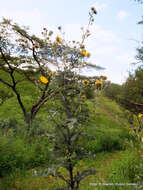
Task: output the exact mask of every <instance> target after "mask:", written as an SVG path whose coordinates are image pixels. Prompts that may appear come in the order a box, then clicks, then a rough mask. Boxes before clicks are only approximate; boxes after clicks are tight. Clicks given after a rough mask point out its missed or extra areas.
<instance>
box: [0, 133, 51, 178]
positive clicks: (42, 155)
mask: <svg viewBox="0 0 143 190" xmlns="http://www.w3.org/2000/svg"><path fill="white" fill-rule="evenodd" d="M0 155H1V156H0V176H6V175H7V174H10V173H12V172H13V171H15V170H17V169H20V170H25V169H30V168H33V167H36V166H41V165H42V164H48V162H49V159H50V154H49V150H48V146H47V142H46V141H45V140H43V141H41V142H40V143H39V142H38V141H36V142H33V143H28V142H25V141H24V140H23V139H20V138H18V137H17V138H14V137H6V136H4V137H0Z"/></svg>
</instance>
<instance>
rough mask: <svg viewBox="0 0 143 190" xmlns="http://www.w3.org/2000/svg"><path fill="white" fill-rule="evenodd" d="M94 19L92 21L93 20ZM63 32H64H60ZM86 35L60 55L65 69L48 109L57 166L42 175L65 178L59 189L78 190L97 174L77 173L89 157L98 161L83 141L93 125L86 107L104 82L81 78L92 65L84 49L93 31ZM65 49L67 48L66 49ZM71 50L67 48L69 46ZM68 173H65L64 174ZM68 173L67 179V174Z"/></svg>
mask: <svg viewBox="0 0 143 190" xmlns="http://www.w3.org/2000/svg"><path fill="white" fill-rule="evenodd" d="M95 12H96V11H95V10H94V9H93V8H92V9H91V12H90V22H89V23H90V24H92V22H93V14H95ZM91 19H92V20H91ZM60 30H61V29H60ZM86 31H87V32H86V33H84V34H83V36H82V41H81V43H80V42H77V43H76V42H73V44H74V47H73V48H71V47H70V48H69V47H68V48H66V49H65V50H64V51H61V52H60V56H61V59H60V60H61V62H62V66H63V67H62V69H61V68H59V70H58V71H57V73H56V76H55V80H54V82H55V88H56V89H58V93H57V94H56V96H54V97H53V100H54V105H53V107H52V108H51V109H50V110H49V109H47V114H48V120H49V121H50V123H51V127H52V128H54V133H53V130H51V133H49V134H47V136H48V137H49V140H51V143H52V144H53V146H52V148H51V152H52V156H53V160H54V164H53V165H52V166H51V168H48V169H46V170H44V171H43V173H41V171H40V175H41V174H43V175H52V176H53V177H56V178H61V179H62V180H63V181H64V182H65V187H61V188H59V190H62V189H67V190H70V189H72V190H78V189H79V184H80V182H81V181H82V180H83V179H84V178H85V177H87V176H88V175H94V174H96V171H95V170H94V169H86V170H82V171H80V170H76V169H77V167H76V166H77V164H78V163H79V162H80V161H81V160H82V159H83V158H85V157H92V158H95V155H92V154H91V153H90V152H88V151H86V150H85V149H84V146H83V145H82V141H83V140H84V138H85V137H89V138H94V137H93V136H88V134H87V133H86V132H85V130H84V129H85V128H86V127H87V125H88V123H89V118H90V115H89V110H88V105H87V104H86V99H87V98H92V93H88V92H87V91H88V90H89V89H90V90H91V92H93V91H94V90H95V89H100V88H101V86H102V85H103V83H104V82H103V81H104V80H106V79H105V77H102V80H103V81H101V79H100V80H99V78H98V77H93V78H87V77H85V76H80V69H81V68H83V67H84V66H87V65H88V66H90V67H91V66H92V65H91V64H87V63H86V62H85V59H86V58H88V57H89V53H88V52H87V51H86V49H85V46H84V44H83V43H84V40H85V39H86V38H87V37H88V35H89V31H88V30H86ZM58 42H59V43H60V44H62V45H63V46H64V44H65V41H64V39H62V38H61V37H60V36H58ZM64 47H65V46H64ZM66 47H67V45H66ZM61 169H62V170H64V173H63V172H62V171H61ZM65 173H66V176H65V175H64V174H65Z"/></svg>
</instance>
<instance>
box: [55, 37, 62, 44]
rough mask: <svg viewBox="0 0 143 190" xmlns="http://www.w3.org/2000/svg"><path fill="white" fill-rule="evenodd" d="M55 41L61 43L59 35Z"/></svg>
mask: <svg viewBox="0 0 143 190" xmlns="http://www.w3.org/2000/svg"><path fill="white" fill-rule="evenodd" d="M56 40H57V42H59V43H62V40H61V38H60V36H59V35H57V38H56Z"/></svg>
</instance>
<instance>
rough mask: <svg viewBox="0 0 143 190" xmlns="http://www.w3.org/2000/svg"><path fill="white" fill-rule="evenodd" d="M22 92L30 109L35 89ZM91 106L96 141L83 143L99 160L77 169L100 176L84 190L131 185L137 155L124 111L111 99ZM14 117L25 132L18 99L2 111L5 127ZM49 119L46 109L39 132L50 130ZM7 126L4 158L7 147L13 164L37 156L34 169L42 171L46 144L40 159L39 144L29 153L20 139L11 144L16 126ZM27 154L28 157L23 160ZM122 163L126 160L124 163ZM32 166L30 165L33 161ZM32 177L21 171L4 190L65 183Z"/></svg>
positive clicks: (38, 122) (39, 121) (43, 188)
mask: <svg viewBox="0 0 143 190" xmlns="http://www.w3.org/2000/svg"><path fill="white" fill-rule="evenodd" d="M0 88H3V86H2V85H0ZM19 88H21V86H19ZM27 88H28V91H27ZM21 90H22V93H23V96H22V98H23V100H24V102H25V105H26V108H27V109H29V108H30V106H31V105H32V103H33V102H34V101H35V99H36V98H35V95H34V94H33V89H32V86H31V85H30V86H27V84H26V83H24V84H23V88H21ZM87 103H88V107H89V109H90V122H89V123H88V125H87V126H86V127H85V129H84V130H85V131H86V132H88V134H89V135H91V136H92V137H94V138H93V139H92V138H91V139H90V138H85V139H83V142H82V143H83V145H84V147H85V148H86V149H87V150H88V151H91V152H92V153H93V154H96V157H95V159H94V160H93V159H83V160H82V162H81V163H79V165H78V166H77V168H78V169H80V170H82V169H88V168H95V169H96V170H97V174H96V175H94V176H89V177H87V178H86V179H85V180H84V181H83V182H82V183H81V185H80V190H88V189H89V190H91V189H92V190H94V189H95V190H99V189H101V188H100V187H94V186H91V185H90V184H89V183H100V182H102V183H103V182H109V181H110V182H112V181H116V182H117V181H118V177H119V179H120V180H122V179H125V180H127V181H128V182H131V181H132V179H131V178H130V177H132V176H130V171H132V173H133V172H135V171H134V168H131V167H130V168H129V165H131V164H133V166H134V164H135V163H136V162H134V160H135V156H136V153H135V151H134V150H132V151H130V146H129V145H128V144H129V143H128V141H129V140H131V136H130V135H129V131H128V127H127V126H129V124H128V121H127V119H126V116H125V113H124V111H123V110H122V109H121V107H120V106H119V105H118V104H117V103H116V102H114V101H111V100H110V99H108V98H106V97H103V96H99V97H97V100H96V103H95V102H92V101H90V100H87ZM52 105H53V103H52V102H50V103H49V104H48V105H47V106H49V107H50V106H52ZM100 106H102V107H103V108H104V109H105V110H106V111H107V112H108V114H107V113H105V112H103V111H102V109H100ZM109 115H111V116H112V117H113V118H115V119H113V118H112V117H110V116H109ZM13 117H14V118H15V119H16V120H17V121H18V123H17V127H18V128H20V129H22V128H23V127H24V122H23V117H22V114H21V110H20V108H19V105H18V104H17V100H16V98H15V97H12V98H10V99H9V100H7V101H6V102H5V103H4V104H3V105H2V106H1V107H0V119H1V120H2V122H3V123H4V121H7V120H9V119H10V118H13ZM45 118H47V113H46V109H45V108H43V109H41V111H40V112H39V114H38V116H37V120H36V121H35V126H34V127H35V128H34V130H35V131H36V130H39V129H38V127H39V128H40V129H41V128H42V130H46V129H49V127H50V124H49V123H48V122H47V120H46V119H45ZM116 119H117V120H119V121H120V123H119V122H117V121H116ZM3 120H4V121H3ZM6 125H8V132H7V133H6V134H5V133H2V132H1V134H0V138H1V140H2V136H3V135H5V139H6V143H5V145H2V144H1V154H3V151H5V150H6V147H7V155H8V156H9V155H10V153H11V152H12V153H13V158H14V159H13V160H12V161H13V162H14V164H16V163H17V159H19V161H20V160H21V161H22V159H27V160H28V161H29V160H30V158H31V159H34V156H35V157H36V158H35V160H34V162H36V164H37V165H36V164H35V165H34V166H32V167H36V166H38V167H42V166H39V165H38V164H39V163H40V162H42V161H41V160H42V157H41V160H40V161H39V159H40V156H41V155H42V154H43V155H44V156H45V154H44V153H45V149H42V148H45V146H46V145H45V144H44V142H43V145H42V142H39V144H40V145H41V152H40V153H39V155H38V148H36V146H37V147H38V145H36V144H33V146H29V148H30V151H28V148H27V149H26V148H25V146H28V144H27V145H26V141H25V142H24V141H22V140H18V138H13V143H11V144H8V142H7V141H8V139H9V138H10V135H11V136H13V132H12V130H11V129H9V128H10V126H12V125H11V124H6ZM36 127H37V128H36ZM3 143H4V141H3ZM12 146H13V147H12ZM10 150H12V151H10ZM24 154H25V156H23V155H24ZM5 155H6V153H5ZM30 156H31V157H30ZM128 158H129V159H128ZM120 160H122V161H123V162H122V161H120ZM28 161H27V162H28ZM25 162H26V161H25ZM28 163H29V164H30V161H29V162H28ZM31 163H32V161H31ZM9 164H12V163H9ZM12 165H13V164H12ZM13 166H14V165H13ZM120 166H121V167H120ZM33 169H34V168H33ZM115 171H116V175H115ZM123 171H126V172H123ZM31 174H32V172H31V169H30V170H26V171H22V170H20V171H17V172H16V171H15V172H13V173H11V174H10V175H8V176H6V177H5V178H3V179H1V181H0V184H1V185H0V190H25V189H26V190H47V189H48V190H53V189H54V188H55V187H58V186H59V187H60V185H61V184H62V183H63V182H62V181H61V180H59V179H58V180H56V179H54V178H53V177H50V176H47V177H42V176H39V177H32V176H31ZM113 174H114V175H113ZM106 188H107V187H105V188H104V187H103V188H102V189H106ZM112 189H113V188H112ZM118 189H121V188H118V187H117V190H118ZM122 189H123V188H122Z"/></svg>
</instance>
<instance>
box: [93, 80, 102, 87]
mask: <svg viewBox="0 0 143 190" xmlns="http://www.w3.org/2000/svg"><path fill="white" fill-rule="evenodd" d="M102 83H103V82H102V81H95V85H97V86H98V85H99V86H100V85H101V84H102Z"/></svg>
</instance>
